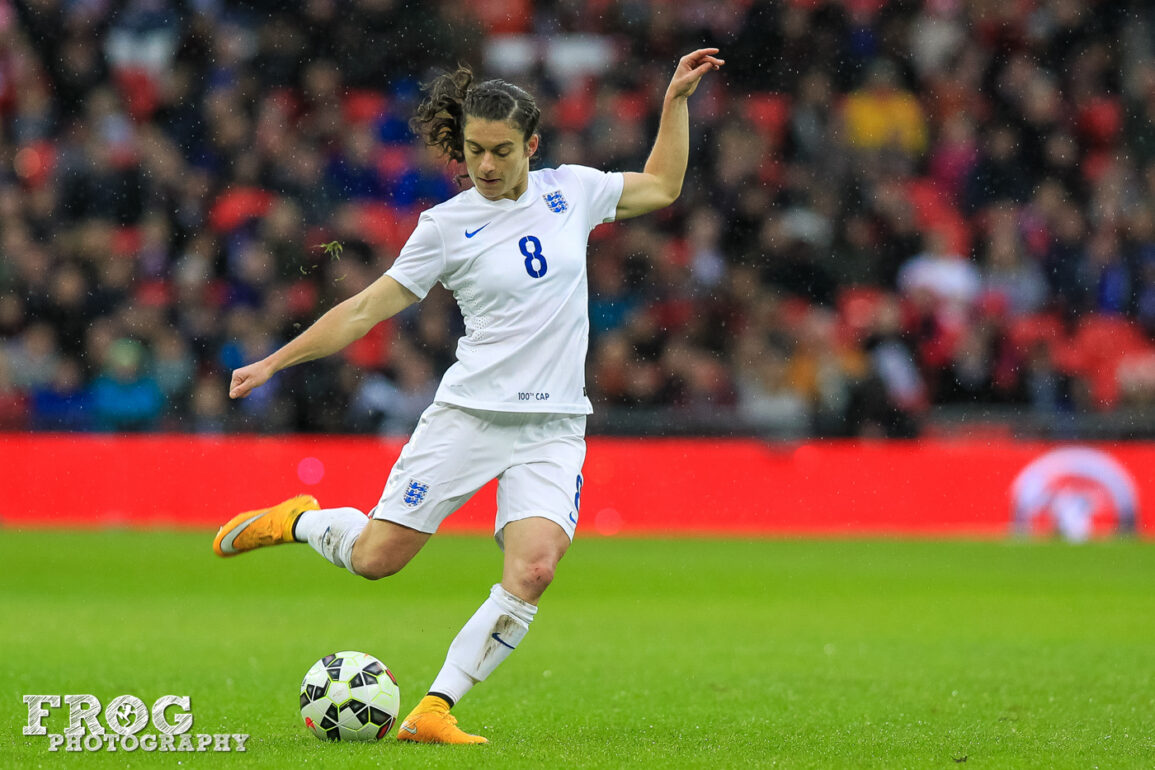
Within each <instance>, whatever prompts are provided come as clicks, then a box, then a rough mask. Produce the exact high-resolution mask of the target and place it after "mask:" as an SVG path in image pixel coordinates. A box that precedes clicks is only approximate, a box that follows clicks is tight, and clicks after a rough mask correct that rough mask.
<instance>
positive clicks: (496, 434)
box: [372, 403, 586, 546]
mask: <svg viewBox="0 0 1155 770" xmlns="http://www.w3.org/2000/svg"><path fill="white" fill-rule="evenodd" d="M585 423H586V418H585V415H583V414H538V413H523V412H488V411H482V410H476V409H466V408H463V407H458V406H451V405H449V404H443V403H434V404H433V405H432V406H430V407H429V408H428V409H426V410H425V412H424V413H423V414H422V415H421V420H420V422H418V423H417V428H416V429H415V430H414V431H413V435H412V436H411V437H410V438H409V443H407V444H406V445H405V447H404V448H403V449H402V450H401V456H400V457H398V458H397V462H396V464H394V466H393V470H392V471H391V472H390V474H389V480H388V481H387V482H386V483H385V491H384V492H382V493H381V500H380V502H378V503H377V506H376V507H375V508H374V509H373V513H372V516H373V518H375V519H383V520H385V521H392V522H394V523H396V524H400V525H402V526H405V527H409V528H410V529H415V530H417V531H419V532H429V533H433V532H436V531H437V528H438V527H439V526H441V522H442V521H444V520H445V518H446V517H447V516H449V515H450V514H451V513H453V512H454V511H456V510H457V509H458V508H460V507H461V506H462V505H464V504H465V503H466V501H468V500H469V498H471V497H472V496H473V495H474V493H476V492H477V491H478V490H479V489H481V487H483V486H484V485H485V484H487V483H488V482H489V481H490V480H492V479H497V480H498V481H497V517H496V520H495V521H494V534H493V536H494V539H495V540H497V544H498V545H499V546H500V545H502V530H503V529H504V528H505V525H506V524H508V523H509V522H511V521H518V520H520V519H528V518H531V517H535V516H540V517H542V518H546V519H549V520H550V521H552V522H555V523H557V525H558V526H560V527H561V528H562V529H563V530H565V532H566V534H567V535H569V537H570V539H571V540H572V539H573V535H574V530H575V529H576V528H577V520H578V508H579V506H580V504H581V485H582V477H581V472H582V463H583V462H584V461H585V455H586V443H585Z"/></svg>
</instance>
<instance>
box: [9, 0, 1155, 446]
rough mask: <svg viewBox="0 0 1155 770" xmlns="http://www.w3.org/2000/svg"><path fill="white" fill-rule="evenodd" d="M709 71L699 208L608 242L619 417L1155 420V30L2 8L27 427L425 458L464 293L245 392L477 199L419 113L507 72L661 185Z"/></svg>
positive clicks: (603, 296)
mask: <svg viewBox="0 0 1155 770" xmlns="http://www.w3.org/2000/svg"><path fill="white" fill-rule="evenodd" d="M702 45H714V46H717V47H718V48H720V49H722V54H721V55H722V56H723V57H724V58H725V59H726V61H727V64H726V67H725V68H724V70H723V71H722V72H721V73H718V76H716V77H711V78H708V79H706V80H705V81H704V82H703V84H702V87H701V88H700V89H699V92H698V93H697V94H695V95H694V97H693V99H692V103H691V112H692V118H691V123H692V128H691V131H692V150H691V160H690V172H689V175H688V177H687V182H686V185H685V189H684V191H683V196H682V198H681V199H680V200H679V201H678V202H677V203H676V204H675V205H674V206H672V207H670V208H668V209H665V210H663V211H662V212H659V213H658V214H655V215H651V216H648V217H643V218H640V219H636V220H630V221H629V222H624V223H616V224H612V225H608V226H604V227H601V228H598V229H597V230H596V231H595V232H594V234H593V237H592V241H591V249H590V309H591V325H592V329H591V345H590V355H589V377H588V381H589V391H590V396H591V399H592V400H593V402H594V404H595V409H597V410H599V412H600V414H602V415H607V414H608V415H614V414H617V413H618V411H617V410H618V408H628V410H629V412H630V413H632V414H635V415H652V416H654V417H653V419H654V422H653V423H652V424H650V426H649V427H647V423H645V422H644V421H642V422H638V423H635V424H636V426H637V429H638V430H642V431H647V430H654V431H658V430H662V428H661V427H660V426H662V425H667V426H668V425H669V424H671V421H672V422H674V423H677V424H679V425H682V426H695V428H697V429H701V430H707V431H708V430H711V426H715V428H716V427H717V426H725V427H726V429H727V430H730V429H738V430H745V431H749V432H757V433H764V434H767V435H778V436H807V435H816V436H894V437H906V436H915V435H918V434H919V432H920V430H921V426H922V423H923V420H924V416H925V415H926V414H927V412H928V410H930V409H932V408H933V407H935V406H939V405H946V404H978V405H992V404H997V405H1009V406H1014V407H1017V408H1020V409H1022V410H1023V411H1024V412H1030V413H1035V414H1040V415H1060V414H1064V413H1077V412H1096V411H1104V410H1112V409H1119V408H1126V407H1129V406H1142V405H1146V404H1150V403H1152V402H1155V358H1153V357H1155V354H1153V353H1152V345H1151V339H1152V334H1155V18H1153V14H1152V4H1151V3H1150V2H1147V1H1146V0H1131V1H1130V2H1128V1H1125V0H1117V1H1114V2H1108V1H1106V0H1102V1H1100V2H1096V1H1095V0H1090V1H1087V2H1079V1H1078V0H999V1H996V0H971V1H970V2H964V1H963V0H906V1H903V0H897V1H896V2H884V0H841V1H837V2H835V1H831V0H781V1H777V2H767V1H766V0H731V1H729V2H706V1H705V0H682V2H678V3H670V2H641V1H640V0H553V1H552V2H549V1H544V0H543V1H539V2H531V0H500V1H499V2H491V3H469V2H466V0H446V1H445V2H439V3H417V2H405V1H404V0H303V1H302V2H301V3H293V4H285V3H280V2H271V1H266V2H262V1H261V0H249V1H248V2H228V0H186V1H185V2H177V1H176V0H124V1H123V2H114V1H113V0H84V1H83V2H81V1H79V0H25V1H23V2H17V1H16V0H0V429H5V430H22V429H31V430H100V431H144V430H152V431H158V430H166V431H167V430H172V431H188V432H209V433H213V432H234V431H258V432H287V431H325V432H382V433H404V432H406V431H408V430H410V429H411V428H412V426H413V425H414V424H415V423H416V417H417V415H418V414H419V413H420V412H421V410H422V409H423V408H424V407H425V406H426V405H427V404H428V403H429V401H430V400H431V399H432V394H433V392H434V390H435V388H436V384H437V382H438V379H439V377H440V375H441V373H442V372H444V370H445V369H446V368H447V367H448V366H449V365H450V364H451V363H452V361H453V356H454V348H455V344H456V339H457V337H458V336H459V335H460V333H461V331H462V329H461V319H460V315H459V313H458V312H457V309H456V306H455V304H454V302H453V299H452V297H451V296H450V295H448V294H447V293H446V292H445V291H443V290H437V291H434V292H433V293H431V294H430V296H429V297H428V298H427V299H426V300H425V301H424V302H422V303H421V304H419V305H417V306H415V307H413V308H410V309H409V310H407V311H406V312H405V313H403V314H402V315H400V316H398V317H397V318H395V319H393V320H391V321H389V322H387V323H385V324H382V325H380V326H379V327H377V328H376V329H374V331H373V332H372V333H371V334H370V335H369V336H367V337H366V338H364V339H363V340H361V341H359V342H358V343H356V344H354V345H353V346H351V347H350V348H349V349H348V350H347V351H345V353H343V354H341V355H338V356H334V357H331V358H330V359H326V360H323V361H319V362H314V363H311V364H308V365H305V366H299V367H295V368H293V369H290V370H287V371H285V372H283V373H281V374H280V375H278V376H277V377H276V378H275V379H274V380H273V381H272V382H271V383H270V384H269V385H268V386H266V387H264V388H262V389H260V390H258V391H257V392H255V393H254V394H253V395H252V396H251V397H250V398H248V399H245V400H243V401H240V402H235V403H234V402H230V401H229V400H228V398H227V395H226V386H227V382H228V377H229V373H230V371H231V370H232V369H233V368H235V367H237V366H239V365H241V364H242V363H245V362H249V361H252V360H254V359H256V358H258V357H261V356H263V355H265V354H267V353H269V352H271V351H272V350H273V349H274V348H275V347H277V346H278V345H280V344H283V343H284V342H285V341H287V340H288V339H290V338H291V337H292V336H293V335H295V334H296V333H299V332H300V331H301V330H302V329H303V328H304V327H305V326H306V325H308V324H309V323H310V322H311V321H312V320H314V319H315V318H316V317H317V316H318V315H319V314H320V313H321V312H323V311H324V310H325V309H326V308H327V307H330V306H331V305H332V304H334V303H335V302H337V301H340V300H341V299H343V298H344V297H346V296H349V295H350V294H352V293H354V292H356V291H358V290H359V289H361V288H362V287H364V286H365V285H367V284H368V283H369V282H371V281H372V280H374V279H375V278H376V277H377V276H379V275H380V274H381V272H383V271H384V269H386V268H387V267H388V266H389V264H391V262H392V260H393V259H394V257H395V256H396V254H397V252H398V250H399V249H400V247H401V246H402V244H403V243H404V242H405V238H406V237H407V235H408V233H409V231H410V229H411V228H412V226H413V224H414V223H415V221H416V216H417V214H418V212H420V210H422V209H423V208H425V207H428V206H430V205H433V204H435V203H438V202H440V201H442V200H445V199H446V198H448V197H450V196H452V195H453V194H455V193H456V192H457V190H458V186H457V180H456V175H457V174H459V173H460V172H461V169H457V168H450V167H448V166H447V165H446V164H445V163H444V162H443V161H442V160H440V159H438V158H436V157H435V156H434V155H432V154H431V152H430V151H429V150H427V149H425V148H423V147H421V146H420V144H419V143H418V142H416V140H415V139H414V137H413V136H412V134H411V133H410V131H409V129H408V118H409V116H410V114H411V113H412V110H413V108H414V106H415V105H416V103H417V100H418V99H419V98H420V84H421V83H422V82H424V81H425V80H427V79H428V78H429V77H430V76H431V75H432V74H434V73H435V72H436V71H438V69H439V68H446V67H451V66H453V65H455V64H456V63H458V62H470V63H473V64H474V66H475V67H476V68H477V69H478V70H479V71H481V72H482V73H485V74H492V73H493V72H496V73H498V74H502V75H503V76H507V77H509V78H510V79H512V80H515V81H516V82H518V83H519V84H521V85H524V86H526V87H527V88H528V89H529V90H531V91H532V92H533V93H535V94H536V95H537V97H538V99H539V102H540V103H541V106H542V108H543V112H544V121H543V124H544V125H543V132H542V139H543V141H542V145H541V148H542V149H541V158H540V160H539V161H538V163H539V164H540V165H543V166H553V165H556V164H560V163H582V164H585V165H589V166H594V167H597V168H602V169H605V170H640V169H641V167H642V166H643V164H644V162H645V159H646V155H647V153H648V151H649V148H650V143H651V142H652V140H653V137H654V134H655V131H656V127H657V125H656V124H657V117H658V115H659V113H660V110H661V102H662V95H663V93H664V91H665V85H666V83H667V82H668V79H669V77H670V74H671V72H672V71H673V66H674V64H675V62H676V61H677V58H678V57H679V56H680V55H681V54H682V53H684V52H686V51H688V50H690V49H692V48H696V47H699V46H702ZM605 51H608V52H609V54H610V55H609V56H604V55H603V53H604V52H605ZM526 52H528V53H526ZM563 52H567V55H571V56H572V58H571V59H570V60H566V59H565V58H564V57H561V53H563ZM583 52H584V54H585V55H583ZM567 61H571V62H572V64H570V65H567V64H566V62H567ZM334 244H337V245H336V246H334ZM327 245H328V246H327ZM591 425H593V426H594V427H595V428H597V427H598V426H599V425H600V426H602V428H604V429H610V427H611V426H610V421H609V420H607V419H605V418H604V416H603V417H602V418H601V420H600V421H598V420H595V421H594V422H593V423H591Z"/></svg>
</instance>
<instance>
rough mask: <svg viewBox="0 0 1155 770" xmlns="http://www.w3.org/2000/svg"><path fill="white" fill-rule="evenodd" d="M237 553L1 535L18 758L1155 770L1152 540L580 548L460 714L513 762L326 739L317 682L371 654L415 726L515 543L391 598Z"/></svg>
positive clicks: (292, 559) (4, 661)
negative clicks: (36, 732)
mask: <svg viewBox="0 0 1155 770" xmlns="http://www.w3.org/2000/svg"><path fill="white" fill-rule="evenodd" d="M210 542H211V534H210V533H204V532H200V533H196V532H192V533H190V532H121V531H113V532H93V533H61V532H19V531H11V530H8V531H0V565H3V568H2V569H0V618H2V620H0V650H2V651H3V655H2V656H0V681H3V683H4V687H3V691H4V693H5V695H4V697H3V699H2V703H0V721H2V723H3V724H4V725H5V726H4V728H3V731H2V733H0V735H2V737H0V767H20V768H26V767H37V766H41V767H56V766H64V767H72V766H77V767H79V766H84V767H87V766H105V767H126V766H127V767H152V766H163V767H177V766H178V764H177V763H178V762H181V761H183V763H184V765H185V766H189V765H191V766H194V767H197V768H200V767H229V768H239V767H269V768H285V767H295V766H307V767H362V766H363V767H378V766H379V767H422V768H424V767H433V768H436V767H454V768H458V767H470V768H488V767H493V768H503V770H505V769H507V768H518V767H525V768H554V767H597V768H619V767H666V768H692V767H702V768H707V767H708V768H729V767H735V768H737V767H784V768H935V767H942V768H948V767H950V768H953V767H959V766H963V767H968V768H976V767H979V768H1016V767H1030V768H1068V767H1069V768H1091V767H1101V768H1108V767H1119V768H1138V767H1152V766H1155V675H1153V673H1152V672H1155V550H1153V547H1152V545H1150V544H1147V543H1140V542H1116V543H1097V544H1089V545H1083V546H1068V545H1064V544H1059V543H1042V544H1039V543H1034V544H1028V543H1014V542H938V541H886V540H882V541H880V540H869V541H856V540H855V541H847V540H736V539H735V540H727V539H695V540H689V539H686V540H679V539H655V540H643V539H597V538H586V539H580V538H579V540H578V541H577V542H576V543H575V545H574V547H573V549H572V550H571V552H570V554H569V555H568V556H567V557H566V559H565V560H564V561H563V563H562V566H561V569H560V571H559V574H558V579H557V581H556V582H555V584H554V586H553V587H552V588H551V589H550V590H549V592H548V593H547V594H546V597H545V601H544V602H543V603H542V606H541V611H540V613H539V615H538V618H537V620H536V621H535V622H534V626H533V629H532V631H531V633H530V634H529V635H528V636H527V637H526V639H525V641H524V642H523V643H522V645H521V648H520V649H519V650H518V652H517V653H516V654H514V655H513V656H511V657H510V659H509V660H508V661H507V662H506V663H505V664H504V665H503V666H502V668H500V669H498V671H497V673H496V674H495V675H494V676H493V677H491V678H490V680H489V681H488V682H485V683H484V684H482V685H481V686H479V687H478V688H476V689H475V690H474V691H473V692H471V693H470V694H469V696H468V697H467V698H465V699H464V700H463V701H462V703H461V704H460V705H459V706H458V708H457V709H455V713H457V715H458V717H459V719H460V720H461V724H462V726H463V727H465V728H466V729H467V730H471V731H476V732H479V733H481V734H484V735H486V736H487V737H488V738H489V739H490V741H491V744H490V745H489V746H482V747H442V746H414V745H409V744H399V743H397V742H396V741H395V740H393V736H394V734H395V730H394V733H391V734H390V736H389V738H388V739H386V740H384V741H382V742H381V743H377V744H328V743H324V742H321V741H318V740H317V739H316V738H314V737H313V736H312V735H311V734H310V733H308V732H307V731H306V729H305V728H304V726H303V725H302V724H301V723H300V719H299V716H298V710H297V703H296V700H297V686H298V683H299V681H300V678H301V676H302V675H303V674H304V672H305V670H306V669H307V668H308V667H309V665H310V664H311V663H312V662H313V661H314V660H315V659H317V658H319V657H320V656H321V655H323V654H325V653H328V652H332V651H336V650H339V649H360V650H364V651H366V652H369V653H372V654H375V655H377V656H378V657H380V658H381V659H383V660H384V661H385V662H386V663H387V664H388V665H389V666H390V667H391V668H392V669H393V671H394V672H395V673H396V675H397V677H398V679H399V680H400V683H401V688H402V713H403V714H404V712H405V711H406V710H408V708H409V707H410V706H412V705H413V703H414V702H415V701H416V699H417V698H418V697H419V696H420V695H421V694H422V692H423V690H424V688H425V687H427V686H428V684H429V682H430V680H431V679H432V677H433V675H434V674H435V673H436V671H437V669H438V668H439V667H440V665H441V662H442V659H443V656H444V653H445V649H446V647H447V645H448V643H449V641H450V639H451V638H452V637H453V635H454V634H455V633H456V631H457V629H458V628H459V627H460V626H461V624H462V623H463V622H464V621H465V620H466V618H468V617H469V615H470V614H471V613H472V612H473V610H474V609H475V608H476V607H477V605H478V604H480V602H481V601H482V600H483V599H484V597H485V596H486V592H487V590H488V588H489V586H490V585H491V584H492V583H494V582H496V580H497V578H498V576H499V569H500V566H499V565H500V560H499V553H498V551H497V549H496V547H495V546H494V545H493V543H492V541H490V540H489V539H487V538H482V537H453V536H441V537H437V538H434V539H433V541H431V543H430V545H429V546H427V548H426V550H425V551H424V552H423V553H422V554H420V555H419V556H418V557H417V559H416V560H415V561H414V562H413V563H412V564H411V565H410V566H409V567H408V568H407V569H406V570H405V571H404V572H402V573H401V574H400V575H397V576H395V577H393V578H389V579H387V580H384V581H381V582H377V583H371V582H368V581H363V580H359V579H355V578H353V577H352V576H351V575H349V574H347V573H345V572H344V571H343V570H339V569H337V568H335V567H332V566H330V565H328V564H326V563H325V562H323V561H322V560H321V559H320V558H319V557H317V556H316V555H315V554H314V553H313V552H312V551H311V550H310V549H309V548H308V547H306V546H295V547H284V548H277V549H270V550H269V551H267V552H260V553H255V554H249V555H246V556H243V557H240V558H237V559H231V560H228V561H224V560H220V559H217V558H215V557H214V556H212V554H211V551H210V548H209V545H210ZM31 693H38V694H52V693H56V694H67V693H92V694H95V695H96V696H98V697H99V698H100V699H101V701H102V702H103V703H105V704H107V702H108V701H109V700H111V699H112V698H113V697H115V696H117V695H121V694H135V695H138V696H140V697H141V698H142V699H143V700H144V701H145V702H146V703H149V704H151V703H152V701H153V700H154V699H155V698H157V697H158V696H160V695H165V694H175V695H189V696H191V698H192V711H193V714H194V717H195V723H194V726H193V730H192V732H194V733H198V732H205V733H218V732H229V733H248V734H250V736H251V737H250V738H249V740H248V743H247V752H246V753H244V754H224V753H220V754H213V753H206V754H199V755H196V756H191V755H188V754H185V755H178V754H160V753H150V754H145V753H142V752H140V751H137V752H134V753H132V754H126V753H124V752H118V753H106V752H99V753H95V752H94V753H89V754H68V755H66V754H63V753H56V754H52V753H49V752H48V746H47V742H46V740H45V739H44V738H27V737H24V736H23V735H22V734H21V727H22V726H23V725H24V724H25V722H26V717H27V710H26V708H25V706H24V703H23V702H22V700H21V696H22V695H23V694H31ZM45 726H46V727H48V729H49V732H60V731H62V730H63V728H64V727H65V726H66V717H65V716H64V714H63V711H62V710H61V711H54V712H53V714H52V715H51V716H50V717H48V718H47V719H46V720H45ZM148 730H149V731H151V730H152V728H151V727H150V728H148Z"/></svg>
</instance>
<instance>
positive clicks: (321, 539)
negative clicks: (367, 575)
mask: <svg viewBox="0 0 1155 770" xmlns="http://www.w3.org/2000/svg"><path fill="white" fill-rule="evenodd" d="M368 523H369V517H368V516H366V515H365V514H364V513H362V512H361V511H359V510H357V509H356V508H326V509H324V510H320V511H305V512H304V513H302V514H301V516H300V518H298V519H297V525H296V527H294V528H293V537H295V538H296V539H297V540H300V541H302V542H307V543H308V544H309V545H311V546H313V550H314V551H316V552H317V553H319V554H321V555H322V556H324V557H325V558H326V559H328V560H329V561H331V562H332V563H333V564H336V565H337V566H338V567H344V568H345V569H347V570H349V571H350V572H353V544H354V543H356V542H357V538H358V537H360V535H361V530H363V529H365V526H366V525H367V524H368ZM353 574H354V575H356V574H357V573H356V572H353Z"/></svg>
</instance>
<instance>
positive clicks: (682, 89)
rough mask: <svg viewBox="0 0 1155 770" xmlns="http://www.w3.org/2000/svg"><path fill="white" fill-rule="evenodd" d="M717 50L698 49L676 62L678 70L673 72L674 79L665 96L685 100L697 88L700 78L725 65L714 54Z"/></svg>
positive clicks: (723, 60)
mask: <svg viewBox="0 0 1155 770" xmlns="http://www.w3.org/2000/svg"><path fill="white" fill-rule="evenodd" d="M716 53H718V49H717V48H699V49H698V50H697V51H692V52H691V53H688V54H686V55H685V56H683V57H682V58H681V59H679V60H678V68H677V69H676V70H674V78H673V80H671V81H670V87H669V89H668V90H667V91H666V95H667V96H669V97H671V98H675V99H685V98H687V97H688V96H689V95H690V94H692V93H694V90H695V89H696V88H697V87H698V82H699V81H700V80H701V79H702V76H703V75H705V74H706V73H707V72H709V71H711V70H716V69H718V68H720V67H721V66H722V65H723V64H725V63H726V60H725V59H719V58H718V57H717V56H715V55H714V54H716Z"/></svg>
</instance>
